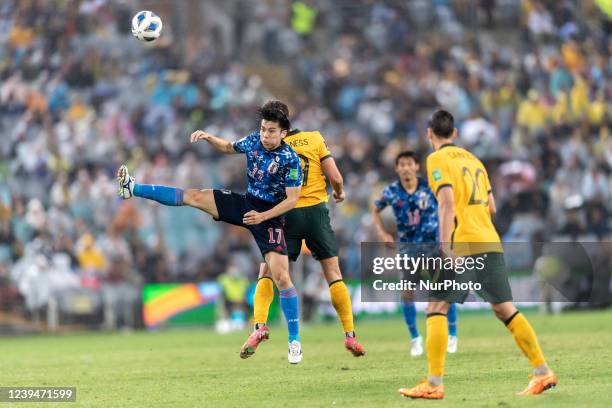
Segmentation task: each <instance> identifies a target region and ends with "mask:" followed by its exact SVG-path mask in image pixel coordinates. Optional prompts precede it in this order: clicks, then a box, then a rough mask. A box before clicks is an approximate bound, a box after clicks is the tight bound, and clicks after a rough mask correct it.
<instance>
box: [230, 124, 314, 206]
mask: <svg viewBox="0 0 612 408" xmlns="http://www.w3.org/2000/svg"><path fill="white" fill-rule="evenodd" d="M232 145H233V146H234V150H235V151H236V152H238V153H244V154H245V155H246V157H247V177H248V188H247V192H248V193H249V194H250V195H252V196H254V197H257V198H259V199H261V200H264V201H268V202H273V203H277V202H280V201H283V200H284V199H285V198H287V195H286V193H285V187H299V186H301V185H302V167H301V164H300V158H299V156H298V155H297V153H296V152H295V151H293V149H291V147H289V145H288V144H286V143H285V142H282V143H281V145H280V146H279V147H277V148H276V149H274V150H267V149H266V148H264V146H263V145H262V144H261V141H260V140H259V132H253V133H251V134H250V135H248V136H246V137H243V138H242V139H240V140H237V141H235V142H233V143H232Z"/></svg>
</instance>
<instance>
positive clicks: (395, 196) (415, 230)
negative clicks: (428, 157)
mask: <svg viewBox="0 0 612 408" xmlns="http://www.w3.org/2000/svg"><path fill="white" fill-rule="evenodd" d="M417 183H418V184H417V189H416V190H415V191H414V193H412V194H410V193H408V192H407V191H406V190H404V187H402V184H401V183H400V181H399V180H398V181H396V182H394V183H391V184H389V185H388V186H387V187H385V189H384V190H383V192H382V195H381V197H380V198H379V199H378V200H376V201H374V205H375V206H376V208H378V209H379V210H382V209H384V208H385V207H387V206H388V205H390V206H391V207H392V208H393V213H394V214H395V219H396V222H397V235H398V239H399V242H415V243H421V242H438V203H437V201H436V198H435V197H434V195H433V193H432V191H431V190H430V189H429V187H428V185H427V181H425V180H423V179H421V178H419V179H418V181H417Z"/></svg>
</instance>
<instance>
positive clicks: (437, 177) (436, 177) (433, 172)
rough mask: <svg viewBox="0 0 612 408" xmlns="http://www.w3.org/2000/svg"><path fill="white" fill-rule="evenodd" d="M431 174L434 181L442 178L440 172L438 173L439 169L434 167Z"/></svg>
mask: <svg viewBox="0 0 612 408" xmlns="http://www.w3.org/2000/svg"><path fill="white" fill-rule="evenodd" d="M431 175H432V176H433V179H434V180H435V181H440V180H442V174H441V173H440V170H438V169H434V171H432V172H431Z"/></svg>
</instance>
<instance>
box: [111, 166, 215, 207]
mask: <svg viewBox="0 0 612 408" xmlns="http://www.w3.org/2000/svg"><path fill="white" fill-rule="evenodd" d="M117 182H118V184H119V192H118V193H119V196H120V197H121V198H123V199H124V200H127V199H130V198H132V197H141V198H146V199H148V200H153V201H157V202H158V203H160V204H163V205H169V206H183V205H187V206H190V207H193V208H197V209H199V210H202V211H204V212H206V213H208V214H210V215H211V216H213V217H214V218H218V217H219V212H218V210H217V205H216V203H215V198H214V194H213V190H196V189H188V190H183V189H181V188H177V187H170V186H159V185H150V184H138V183H136V180H134V177H132V176H130V173H129V172H128V168H127V166H126V165H125V164H124V165H122V166H121V167H119V169H118V170H117Z"/></svg>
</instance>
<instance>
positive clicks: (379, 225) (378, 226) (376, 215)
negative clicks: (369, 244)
mask: <svg viewBox="0 0 612 408" xmlns="http://www.w3.org/2000/svg"><path fill="white" fill-rule="evenodd" d="M383 210H384V208H378V207H377V206H376V204H373V205H372V221H373V222H374V230H375V231H376V235H378V238H379V239H380V240H381V241H382V242H394V241H395V240H394V239H393V236H392V235H391V234H389V233H388V232H387V230H386V229H385V223H384V222H383V219H382V216H381V215H380V213H381V212H382V211H383Z"/></svg>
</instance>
